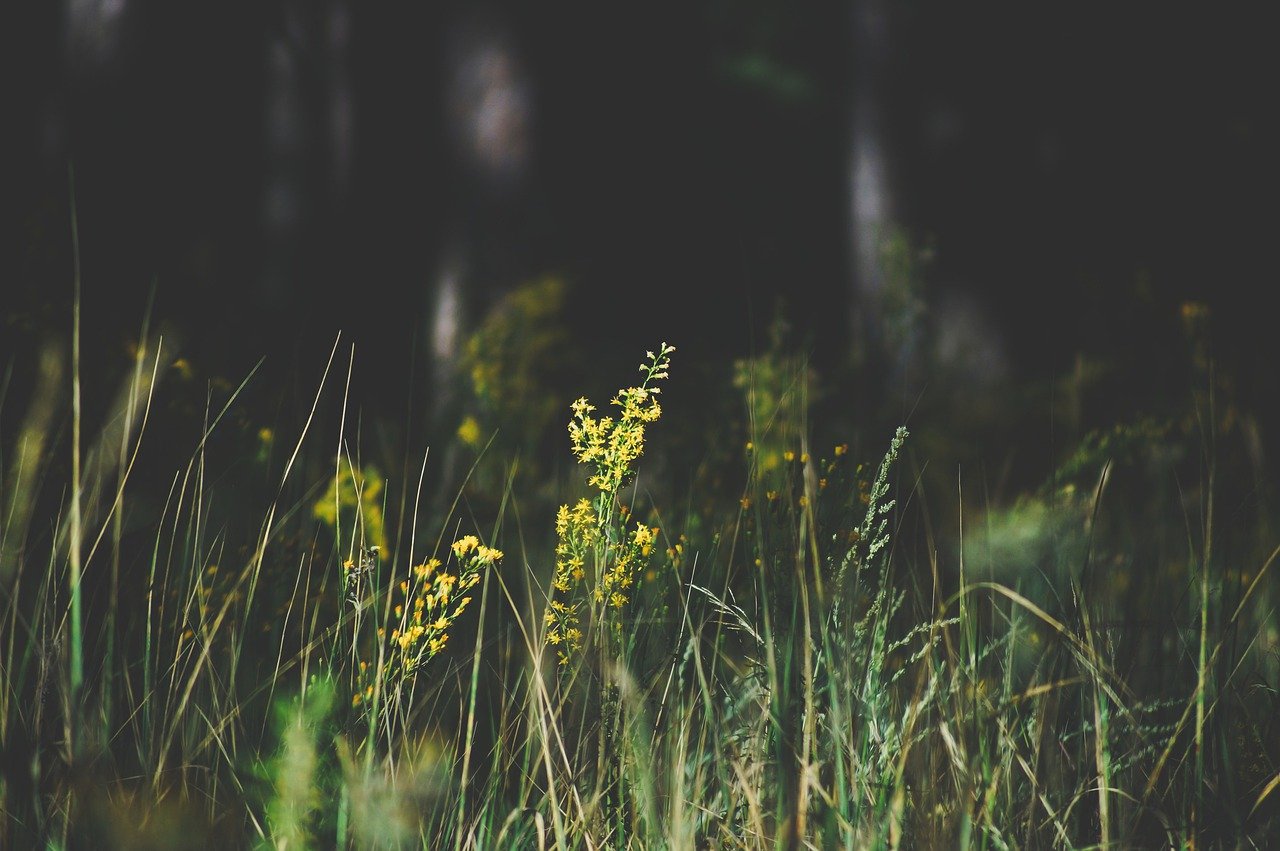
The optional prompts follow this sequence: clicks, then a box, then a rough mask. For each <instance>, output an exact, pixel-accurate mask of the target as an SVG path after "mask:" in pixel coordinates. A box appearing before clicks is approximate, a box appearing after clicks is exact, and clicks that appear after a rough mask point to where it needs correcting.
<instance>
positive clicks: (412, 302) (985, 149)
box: [0, 0, 1280, 408]
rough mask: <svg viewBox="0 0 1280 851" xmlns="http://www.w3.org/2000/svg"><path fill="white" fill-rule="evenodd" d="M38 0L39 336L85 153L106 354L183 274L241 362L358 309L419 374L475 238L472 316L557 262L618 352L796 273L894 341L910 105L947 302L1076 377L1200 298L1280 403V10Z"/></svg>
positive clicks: (5, 249) (826, 303)
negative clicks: (874, 262)
mask: <svg viewBox="0 0 1280 851" xmlns="http://www.w3.org/2000/svg"><path fill="white" fill-rule="evenodd" d="M1251 8H1252V9H1257V7H1251ZM3 15H4V19H5V23H4V26H3V27H2V29H3V31H4V36H3V38H4V44H5V49H4V55H5V62H6V66H7V70H6V72H5V75H4V76H5V83H4V86H5V89H6V91H7V95H6V102H5V105H4V124H5V131H4V137H5V140H6V144H5V145H4V149H5V151H6V152H5V153H4V155H3V165H2V167H3V186H4V189H3V196H4V200H3V203H2V204H0V210H2V214H3V219H2V220H0V258H2V259H0V264H2V265H0V292H3V305H2V309H0V315H2V316H3V322H4V348H5V350H6V351H5V355H6V360H7V361H11V360H12V359H13V358H14V357H18V358H19V359H21V357H22V352H23V351H24V350H27V351H29V350H30V347H31V346H32V345H33V341H35V340H37V339H39V338H41V337H43V336H45V335H47V334H50V333H57V334H63V335H65V334H66V333H67V330H68V327H69V321H70V319H69V317H70V309H69V303H70V297H71V275H72V271H71V270H72V261H71V247H70V246H71V242H70V226H69V225H70V218H71V217H70V212H69V194H70V193H69V188H70V185H71V183H72V181H71V180H70V179H69V172H70V168H69V167H73V169H74V189H75V201H76V207H77V214H78V219H79V231H80V241H81V259H82V263H83V281H84V308H85V313H84V315H85V317H86V319H85V323H84V333H85V335H86V341H87V350H88V351H93V352H102V353H104V357H110V354H109V353H111V352H114V351H117V350H120V349H121V348H122V347H123V346H124V345H125V344H126V342H127V340H128V339H130V338H131V337H132V336H136V333H137V331H136V329H137V326H138V324H139V322H140V320H141V317H142V315H143V314H144V311H145V305H146V302H147V298H148V294H149V293H151V292H152V291H154V293H155V307H154V314H155V315H156V316H157V317H162V318H164V319H166V320H168V321H169V322H171V323H172V325H173V326H174V327H176V328H178V329H180V332H181V335H182V339H183V347H184V351H185V352H187V353H189V354H191V355H192V357H193V360H196V361H197V362H199V363H201V364H202V365H203V366H204V368H205V369H206V370H207V372H208V373H209V374H215V373H225V374H227V375H233V374H234V375H238V374H242V373H243V371H244V370H245V369H247V368H248V366H249V365H251V364H252V363H254V362H256V360H257V359H258V358H259V357H261V356H262V355H264V354H265V355H268V357H269V359H271V358H275V360H276V361H277V362H279V361H280V360H281V359H282V358H281V356H282V355H283V356H285V357H284V360H285V361H286V362H288V360H289V358H294V357H296V358H297V359H298V360H299V361H300V362H308V361H314V360H316V359H320V358H323V356H324V355H325V354H326V353H327V350H328V346H329V344H330V343H331V342H332V339H333V336H334V334H335V333H336V331H337V330H339V329H341V330H342V331H343V333H344V339H346V340H347V341H348V342H354V343H355V344H356V346H357V350H358V352H359V353H360V354H359V355H358V367H357V368H358V370H359V371H360V373H359V374H360V375H361V382H362V384H363V386H365V387H367V388H370V389H371V391H373V392H374V394H375V395H376V394H379V393H381V394H388V393H390V394H394V393H396V392H399V389H400V388H403V387H404V385H405V381H406V379H405V374H406V369H405V366H406V365H407V364H409V363H410V362H415V363H418V364H419V365H420V366H421V363H422V361H424V360H429V359H430V355H429V350H430V344H429V343H430V341H429V338H430V336H431V333H432V332H431V330H430V329H431V323H432V321H433V319H432V316H433V312H437V313H438V309H439V308H438V305H436V304H435V301H434V300H435V299H436V298H437V294H438V292H439V287H440V281H441V279H442V278H443V277H444V276H447V275H448V274H449V270H450V269H451V268H455V267H457V266H459V264H461V267H462V268H463V269H464V272H463V273H461V279H462V283H461V289H462V292H463V302H462V307H464V308H467V310H466V311H464V312H463V313H462V314H460V318H461V321H463V322H464V323H466V322H474V321H475V318H476V317H478V316H479V315H481V314H482V313H483V311H484V310H485V308H486V307H487V305H489V304H491V303H492V301H493V299H494V298H495V296H496V295H497V294H499V293H501V292H503V291H506V290H507V289H509V288H510V287H512V286H513V285H515V284H516V283H518V282H520V281H524V280H529V279H532V278H534V277H537V276H540V275H544V274H548V273H552V274H557V275H560V276H562V277H563V278H564V279H565V280H567V281H568V282H569V283H570V286H571V287H572V289H571V293H572V297H571V299H570V303H571V305H572V315H573V327H574V329H575V335H574V336H575V341H576V342H577V343H578V344H580V346H581V349H582V351H584V352H599V351H600V350H602V349H605V350H610V351H611V350H613V349H618V350H621V351H624V352H626V358H627V359H630V358H631V357H632V354H631V353H632V352H633V351H634V350H636V349H638V348H642V347H643V346H645V345H648V344H650V343H648V341H651V340H652V339H655V338H656V337H663V338H666V339H670V340H672V341H675V342H678V343H679V344H680V345H681V346H682V350H683V351H686V352H689V353H691V354H692V355H695V356H697V357H700V358H701V357H712V356H720V355H738V354H741V353H744V352H746V351H747V350H749V349H750V348H752V347H753V346H758V345H759V341H760V339H761V338H762V335H763V331H762V329H763V328H765V327H766V326H767V325H768V322H769V321H770V320H771V318H772V316H773V315H774V312H775V311H776V310H777V309H778V299H779V297H782V298H783V299H784V301H785V306H784V308H783V309H784V310H785V311H786V312H787V315H788V316H789V318H790V320H791V322H792V323H793V325H794V326H796V327H797V328H798V329H800V331H801V333H802V334H804V333H807V334H809V339H811V340H812V341H813V344H814V345H815V346H816V349H817V352H818V357H819V359H820V360H821V361H825V362H827V363H843V362H844V361H845V360H847V358H848V357H849V355H850V352H852V351H854V350H855V349H856V348H857V346H858V341H859V339H860V338H865V337H867V336H868V335H870V336H872V337H874V334H875V332H874V331H870V332H868V331H867V329H866V328H865V327H860V326H858V324H857V322H856V321H855V320H854V319H852V318H851V317H852V316H854V315H855V314H857V312H858V301H859V300H860V299H861V300H866V299H868V298H873V296H872V297H869V296H867V294H866V293H867V290H868V286H867V282H866V281H859V274H860V271H859V269H857V268H856V266H857V263H856V260H855V259H854V254H855V251H854V247H851V237H850V234H851V229H852V227H853V222H852V216H853V214H852V213H851V210H853V209H854V202H853V195H854V193H856V192H857V191H858V187H857V185H856V182H855V181H854V180H852V174H851V173H852V172H853V171H854V168H853V166H852V165H851V156H852V152H853V151H854V149H855V147H856V145H857V143H858V141H859V139H860V138H861V135H860V134H865V133H874V134H875V139H876V143H877V145H878V146H879V147H880V148H881V149H882V151H883V154H884V157H883V162H884V173H885V174H886V175H887V179H886V182H885V184H884V185H885V187H886V189H885V192H886V193H887V194H888V196H889V202H888V203H887V204H886V205H884V211H885V212H884V221H883V222H882V224H883V225H885V226H886V227H887V226H890V225H891V226H893V227H896V228H900V229H901V230H902V232H903V233H905V234H907V235H908V238H909V239H910V241H911V244H912V245H913V246H915V247H916V248H918V249H919V250H920V251H921V252H922V253H924V254H927V256H928V258H929V259H928V263H927V265H926V266H924V267H923V268H924V272H923V274H924V275H925V277H926V279H927V281H926V283H927V292H928V295H929V309H930V310H931V311H945V309H946V306H947V305H948V304H954V303H956V300H957V299H959V300H960V301H959V303H960V304H962V305H963V310H962V311H961V313H962V314H963V317H962V318H963V321H964V322H968V323H970V324H973V321H974V320H973V317H974V316H977V317H979V319H978V320H977V327H978V328H979V331H978V334H977V336H979V337H981V338H982V340H986V341H991V340H994V341H997V344H996V345H995V347H994V348H993V349H992V351H993V352H994V353H995V354H996V355H997V356H998V360H999V363H998V364H997V365H996V367H995V368H997V369H1000V370H1007V371H1009V372H1010V373H1012V374H1013V375H1014V376H1015V377H1018V378H1025V379H1032V380H1039V379H1045V378H1051V377H1053V376H1059V375H1062V374H1064V373H1066V372H1069V371H1070V369H1071V368H1072V364H1073V362H1075V360H1076V359H1077V357H1078V356H1079V355H1080V354H1081V353H1082V352H1085V353H1089V354H1090V355H1094V356H1097V357H1100V358H1104V359H1106V360H1108V361H1109V362H1111V363H1115V364H1120V363H1123V364H1126V365H1127V366H1126V367H1125V368H1126V369H1128V370H1130V371H1131V373H1132V374H1133V375H1136V376H1145V377H1146V380H1147V381H1148V384H1147V385H1145V386H1156V385H1160V384H1161V382H1163V381H1165V376H1162V375H1161V374H1160V373H1161V370H1162V369H1163V368H1164V367H1163V364H1164V363H1165V360H1166V354H1167V352H1168V350H1169V347H1170V346H1171V345H1174V344H1175V343H1176V339H1175V336H1171V335H1176V331H1177V327H1178V324H1177V316H1178V311H1179V309H1180V306H1181V305H1182V304H1184V303H1185V302H1188V301H1194V302H1199V303H1204V304H1206V305H1208V306H1209V307H1210V308H1211V311H1212V317H1213V323H1214V324H1213V327H1214V341H1215V342H1214V346H1215V356H1216V357H1217V358H1218V359H1219V360H1220V361H1221V362H1223V363H1229V364H1231V366H1232V369H1233V374H1234V375H1235V376H1236V386H1237V389H1238V390H1239V392H1240V393H1241V394H1243V396H1244V397H1245V398H1246V399H1247V400H1248V401H1250V402H1252V403H1253V407H1255V408H1259V407H1262V406H1265V405H1266V404H1269V400H1270V399H1272V398H1274V397H1275V391H1276V390H1277V385H1276V380H1275V377H1274V370H1273V369H1272V368H1271V366H1270V364H1271V363H1272V362H1273V361H1274V355H1275V354H1276V353H1277V347H1276V346H1275V344H1274V342H1273V340H1274V338H1275V334H1274V333H1273V328H1272V326H1273V322H1274V319H1273V314H1272V313H1271V312H1270V311H1268V310H1264V309H1261V307H1260V306H1261V305H1262V304H1264V303H1267V302H1268V301H1269V299H1268V294H1269V292H1270V290H1271V288H1272V287H1273V286H1274V284H1275V268H1276V263H1275V254H1274V249H1273V248H1272V245H1271V244H1270V243H1271V237H1272V235H1273V234H1274V232H1275V225H1276V215H1275V203H1274V198H1275V190H1276V188H1277V187H1276V181H1275V168H1274V152H1275V151H1276V150H1277V141H1280V140H1278V139H1277V133H1276V122H1275V99H1274V84H1273V83H1269V82H1267V81H1269V80H1273V79H1275V78H1276V76H1277V75H1276V74H1275V73H1274V71H1275V70H1276V69H1275V68H1274V65H1275V64H1276V63H1275V51H1274V50H1273V49H1272V45H1271V44H1270V37H1269V32H1270V31H1269V30H1268V28H1267V27H1265V26H1263V24H1262V19H1261V12H1260V11H1252V10H1251V9H1234V10H1228V9H1223V8H1219V9H1214V10H1213V11H1212V12H1208V11H1204V10H1200V11H1193V10H1188V9H1183V8H1181V7H1177V6H1169V5H1167V4H1166V5H1157V4H1134V5H1128V4H1126V5H1124V6H1121V7H1117V6H1095V5H1092V4H1086V5H1083V6H1073V7H1070V8H1065V9H1056V10H1048V9H1040V8H1034V9H1033V8H1027V7H1024V6H1020V5H1017V4H996V5H984V6H982V7H957V6H956V5H955V4H948V3H941V2H934V0H912V2H902V3H888V2H883V0H863V2H845V3H835V2H825V0H801V2H794V3H785V4H784V3H771V2H759V1H756V2H740V3H729V2H724V0H695V1H694V2H680V3H656V4H653V3H651V4H645V5H644V6H643V7H642V8H624V7H613V6H610V5H608V4H603V5H602V4H599V3H585V2H551V3H538V4H531V3H517V2H505V3H499V2H488V3H483V4H475V3H428V4H383V3H348V2H342V0H328V2H317V3H303V2H281V0H275V1H274V2H256V0H255V2H223V3H216V4H215V3H206V4H187V3H182V4H175V3H169V2H159V0H112V2H85V0H71V2H68V3H62V4H54V3H40V2H28V0H18V1H17V2H13V3H9V4H6V11H5V12H4V13H3ZM485 51H488V53H486V52H485ZM468 63H470V64H468ZM477 68H479V69H480V70H479V71H476V69H477ZM468 75H470V76H468ZM495 75H496V76H495ZM489 96H493V97H496V107H495V106H494V104H493V103H489V107H492V108H494V109H496V110H497V113H496V117H495V116H490V119H491V120H492V121H495V122H497V127H496V129H495V128H493V127H490V128H489V130H488V131H484V130H483V129H482V130H481V131H480V132H489V133H490V134H491V135H490V136H489V137H486V138H488V141H487V142H486V141H484V140H483V139H481V141H479V142H477V141H476V139H475V138H473V137H472V136H468V135H467V134H468V132H469V131H468V129H467V127H468V125H467V122H468V121H471V120H473V119H474V120H477V121H483V120H486V119H485V114H484V112H483V110H484V109H485V108H489V107H484V106H483V105H482V103H483V102H484V98H485V97H489ZM868 104H869V105H870V106H868ZM472 110H474V111H475V112H474V113H473V112H471V111H472ZM869 112H874V120H868V119H867V115H866V114H864V113H869ZM477 115H478V116H479V117H478V118H477V117H476V116H477ZM493 134H497V135H496V136H494V135H493ZM504 134H505V135H504ZM495 138H496V140H497V141H494V139H495ZM486 144H487V145H489V146H490V147H489V148H488V149H485V148H483V145H486ZM495 145H496V146H497V147H496V148H495V147H494V146H495ZM476 146H480V147H476ZM477 150H478V151H479V153H478V154H477V153H476V151H477ZM486 150H487V151H488V153H487V154H486V153H485V151H486ZM451 264H453V265H452V266H451ZM872 313H874V311H872ZM938 315H939V316H941V318H940V319H938V320H937V321H939V322H943V323H947V322H949V320H948V318H947V316H946V315H945V313H940V314H938ZM957 321H961V320H957ZM967 344H968V343H967V342H966V340H965V339H964V338H961V340H960V345H962V346H964V345H967ZM428 366H429V365H428ZM426 371H427V372H429V370H426ZM1170 380H1172V381H1173V382H1174V383H1175V384H1176V383H1178V382H1181V383H1185V376H1184V375H1182V374H1179V375H1177V376H1173V377H1171V379H1170ZM380 381H383V382H386V384H385V386H383V387H378V382H380Z"/></svg>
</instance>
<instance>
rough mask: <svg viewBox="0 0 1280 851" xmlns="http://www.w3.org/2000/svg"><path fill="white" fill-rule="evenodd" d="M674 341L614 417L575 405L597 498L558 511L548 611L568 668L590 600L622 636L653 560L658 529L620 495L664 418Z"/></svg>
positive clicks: (616, 401)
mask: <svg viewBox="0 0 1280 851" xmlns="http://www.w3.org/2000/svg"><path fill="white" fill-rule="evenodd" d="M674 351H675V347H674V346H668V345H667V344H666V343H663V344H662V345H661V346H660V347H659V349H658V351H657V352H656V353H654V352H648V353H647V360H646V362H645V363H643V364H641V365H640V372H641V373H643V375H644V380H643V381H641V383H640V385H639V386H638V387H628V388H625V389H623V390H619V391H618V395H616V396H615V397H614V398H613V400H612V402H611V404H612V405H613V406H614V407H616V408H618V409H619V410H618V413H617V415H616V417H615V416H604V417H599V418H596V417H593V416H592V414H593V413H594V412H595V410H596V408H595V406H594V405H592V404H591V403H590V402H588V401H587V400H586V399H585V398H582V399H578V400H577V401H576V402H574V403H573V405H572V406H571V407H572V411H573V419H572V420H570V421H569V441H570V445H571V446H572V449H573V454H574V457H575V458H577V459H578V463H580V464H587V465H589V466H590V469H591V470H592V472H591V473H590V475H589V476H588V478H587V483H588V484H589V485H590V486H591V487H592V488H593V489H595V490H596V491H597V493H596V495H595V497H594V499H586V498H583V499H580V500H578V502H577V503H575V504H574V505H572V506H569V505H567V504H566V505H562V506H560V510H559V512H558V513H557V514H556V537H557V544H556V571H555V576H554V578H553V579H552V597H551V602H550V605H549V607H548V609H547V612H546V615H545V622H546V627H547V632H546V642H547V644H549V645H552V646H554V647H555V648H556V654H557V657H558V658H559V662H560V664H561V665H562V666H567V665H568V664H569V661H570V660H571V659H572V658H573V653H574V651H577V650H580V649H581V647H582V639H583V628H582V610H581V607H582V605H583V603H584V602H586V603H588V604H590V605H593V608H594V610H595V611H597V612H599V613H600V614H599V629H600V630H601V631H602V632H606V633H607V634H608V640H609V641H610V642H611V643H613V642H616V641H618V640H619V639H620V637H621V631H622V617H621V613H622V610H623V609H624V607H625V606H626V605H627V603H628V601H629V600H630V594H631V588H632V586H633V585H634V583H635V577H636V575H637V573H639V572H640V570H641V569H642V568H643V567H644V565H645V564H646V563H647V561H648V558H649V555H650V553H651V552H652V551H653V546H654V543H655V542H656V540H657V534H658V530H657V529H654V528H651V527H649V526H647V525H645V524H644V523H635V524H634V526H631V527H629V526H628V518H629V512H628V510H627V508H626V506H624V505H623V504H622V502H621V500H620V499H619V497H620V494H621V491H622V488H623V487H624V485H626V484H627V482H629V481H630V479H631V477H632V476H633V475H635V463H636V460H637V459H638V458H639V457H640V456H641V455H642V454H643V453H644V440H645V427H646V426H647V425H648V424H649V423H653V422H656V421H657V420H658V418H659V417H661V416H662V407H661V405H659V404H658V396H659V395H660V393H661V388H660V387H657V386H655V385H656V383H657V382H658V381H661V380H663V379H665V378H667V375H668V373H667V367H668V365H669V364H670V360H671V353H672V352H674Z"/></svg>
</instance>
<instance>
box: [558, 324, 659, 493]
mask: <svg viewBox="0 0 1280 851" xmlns="http://www.w3.org/2000/svg"><path fill="white" fill-rule="evenodd" d="M674 351H675V347H674V346H668V345H666V344H665V343H664V344H663V345H662V347H661V349H660V350H659V352H658V353H657V354H654V353H653V352H649V353H648V356H649V362H648V363H643V364H641V365H640V371H641V372H643V373H644V374H645V378H644V381H643V382H642V383H641V385H640V386H639V387H628V388H626V389H625V390H620V391H619V392H618V395H617V396H614V397H613V401H612V404H613V405H614V406H616V407H618V408H620V409H621V413H620V415H619V416H618V418H617V419H616V420H615V419H614V418H613V417H601V418H599V419H596V418H595V417H592V416H591V412H592V411H594V410H595V406H594V405H592V404H591V403H590V402H588V401H587V400H586V399H578V400H577V401H576V402H574V403H573V405H572V406H571V407H572V410H573V419H572V420H571V421H570V422H569V441H570V443H571V444H572V446H573V454H574V457H576V458H577V459H578V463H580V464H591V465H593V466H594V467H595V473H594V474H592V475H591V477H590V478H589V479H588V482H589V484H591V486H592V487H596V488H599V489H600V490H601V491H602V492H603V493H606V494H613V493H615V492H616V491H617V490H618V488H620V487H622V484H623V483H624V482H625V481H626V480H627V478H628V477H629V476H630V475H631V474H632V472H633V470H632V464H634V463H635V460H636V459H637V458H639V457H640V456H641V455H642V454H643V453H644V427H645V425H647V424H648V423H651V422H655V421H657V419H658V418H659V417H661V416H662V406H661V405H659V404H658V395H659V394H660V393H661V392H662V391H661V388H658V387H651V386H650V384H652V383H653V382H655V381H658V380H661V379H664V378H666V377H667V366H668V365H669V364H670V362H671V353H672V352H674Z"/></svg>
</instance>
